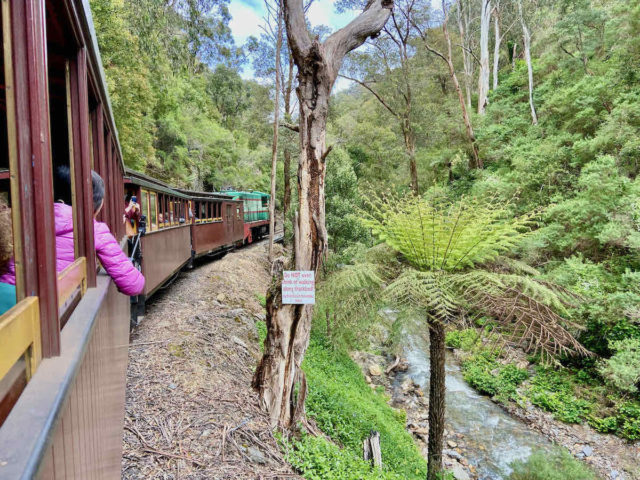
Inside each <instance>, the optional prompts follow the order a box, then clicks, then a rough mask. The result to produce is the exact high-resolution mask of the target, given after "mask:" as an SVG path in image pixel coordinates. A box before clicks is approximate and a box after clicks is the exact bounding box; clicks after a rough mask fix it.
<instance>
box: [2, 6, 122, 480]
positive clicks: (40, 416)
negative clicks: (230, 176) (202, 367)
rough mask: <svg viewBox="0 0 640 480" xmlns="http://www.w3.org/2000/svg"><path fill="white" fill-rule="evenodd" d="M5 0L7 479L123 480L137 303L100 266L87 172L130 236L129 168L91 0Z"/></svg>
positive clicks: (109, 218)
mask: <svg viewBox="0 0 640 480" xmlns="http://www.w3.org/2000/svg"><path fill="white" fill-rule="evenodd" d="M1 2H2V10H1V13H2V43H3V45H2V51H3V67H4V68H3V77H4V78H3V80H4V83H5V93H6V111H5V114H6V126H7V128H6V129H7V132H6V137H7V156H8V157H9V167H10V168H9V172H10V173H9V177H10V199H11V206H12V215H13V227H14V243H15V247H14V256H15V263H16V291H17V300H18V304H17V305H16V307H14V308H13V309H12V310H10V311H9V312H7V313H6V314H5V315H3V316H2V317H0V386H2V388H4V390H1V391H0V404H1V405H2V406H4V407H7V408H6V411H7V412H8V416H7V417H6V419H4V418H2V419H0V422H2V420H4V422H3V423H2V425H1V426H0V465H2V466H1V467H0V479H5V478H7V479H12V480H13V479H31V478H79V479H89V478H117V477H119V474H120V459H121V453H122V452H121V449H122V428H123V418H124V386H125V371H126V361H127V349H128V326H129V315H128V311H129V299H128V298H127V297H125V296H123V295H121V294H119V293H118V292H117V291H116V289H115V286H114V285H113V284H112V282H111V280H110V279H109V278H108V277H106V276H105V275H104V274H100V273H98V272H97V268H96V257H95V250H94V243H93V241H94V239H93V218H92V217H93V215H92V214H93V211H92V210H93V209H92V207H91V205H92V190H91V177H90V172H91V169H92V168H94V169H95V170H97V171H98V172H99V173H100V174H101V175H102V177H103V179H104V180H105V187H106V201H107V203H106V204H105V206H104V209H103V211H102V213H101V215H100V218H99V219H100V220H103V221H105V222H107V223H108V224H109V226H110V228H111V231H112V232H113V233H114V235H116V237H117V238H122V236H123V225H122V220H121V215H122V209H123V207H124V205H123V202H122V191H123V183H122V175H123V173H124V169H123V163H122V156H121V152H120V149H119V144H118V136H117V131H116V128H115V124H114V121H113V116H112V114H111V107H110V104H109V97H108V94H107V90H106V84H105V81H104V75H103V72H102V69H101V60H100V55H99V52H98V49H97V43H96V39H95V34H94V32H93V27H92V23H91V14H90V9H89V3H88V0H1ZM63 100H64V101H63ZM50 107H51V108H50ZM54 115H55V117H54ZM60 119H62V123H58V121H59V120H60ZM57 129H61V130H62V131H64V132H65V133H66V136H64V135H62V136H58V135H52V133H51V132H52V130H57ZM60 155H62V156H63V158H61V157H60ZM56 163H58V164H60V163H66V164H68V165H69V166H70V167H71V174H72V180H73V181H72V198H73V210H74V235H75V257H76V261H75V262H74V263H73V264H72V265H71V266H70V267H68V268H67V269H65V270H64V271H63V272H56V258H55V230H54V221H53V218H54V217H53V201H54V195H53V183H52V167H53V165H55V164H56ZM65 322H66V323H65ZM12 355H13V356H12ZM23 365H24V366H23ZM3 382H4V383H3ZM25 385H26V386H25ZM16 398H17V401H16ZM0 410H2V408H0Z"/></svg>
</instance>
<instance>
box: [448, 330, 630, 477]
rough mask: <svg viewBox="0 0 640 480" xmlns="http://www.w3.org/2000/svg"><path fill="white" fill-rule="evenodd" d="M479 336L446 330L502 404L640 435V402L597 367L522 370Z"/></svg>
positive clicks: (481, 388) (474, 375)
mask: <svg viewBox="0 0 640 480" xmlns="http://www.w3.org/2000/svg"><path fill="white" fill-rule="evenodd" d="M479 338H480V334H479V333H478V330H475V329H473V328H469V329H464V330H457V331H451V332H449V333H448V334H447V345H448V346H449V347H451V348H459V349H461V350H463V351H465V352H467V353H468V354H469V355H468V356H467V357H466V358H465V360H463V362H462V372H463V375H464V379H465V380H466V381H467V383H469V384H470V385H471V386H472V387H473V388H475V389H476V390H477V391H478V392H480V393H483V394H485V395H489V396H491V397H492V398H494V400H496V401H499V402H503V403H505V402H508V401H514V402H516V403H518V404H520V405H526V404H527V403H528V402H530V403H531V404H533V405H535V406H536V407H539V408H541V409H542V410H545V411H547V412H550V413H552V414H553V417H554V418H555V419H557V420H560V421H562V422H566V423H585V422H586V423H588V424H589V425H591V426H592V427H593V428H594V429H596V430H597V431H599V432H602V433H613V434H615V435H617V436H619V437H621V438H624V439H626V440H629V441H636V440H639V439H640V402H639V401H637V400H633V399H632V398H629V397H626V398H625V397H622V396H619V395H615V394H614V393H612V392H611V390H609V389H608V388H607V387H606V386H604V385H603V384H602V382H601V381H599V379H598V378H596V377H595V376H594V375H597V373H594V370H593V369H591V370H590V369H576V368H571V367H568V368H551V367H545V366H540V365H537V366H535V367H533V368H531V369H529V370H527V369H522V368H518V367H516V365H514V364H513V363H507V364H504V363H503V362H502V361H501V359H500V354H499V352H497V351H494V350H490V349H489V348H487V347H486V346H485V345H484V344H483V343H482V342H481V341H479ZM523 478H524V477H523ZM527 478H528V477H527ZM532 478H533V477H532ZM535 478H537V477H535ZM545 478H546V477H545Z"/></svg>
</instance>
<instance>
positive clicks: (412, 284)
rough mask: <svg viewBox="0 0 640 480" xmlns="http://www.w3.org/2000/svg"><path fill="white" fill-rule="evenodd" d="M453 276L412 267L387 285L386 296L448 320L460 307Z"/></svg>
mask: <svg viewBox="0 0 640 480" xmlns="http://www.w3.org/2000/svg"><path fill="white" fill-rule="evenodd" d="M449 280H450V279H449V276H448V275H442V274H439V273H433V272H420V271H418V270H414V269H408V270H406V271H404V272H403V273H402V274H401V275H400V276H399V277H398V278H397V279H396V280H395V281H394V282H393V283H391V284H390V285H388V286H387V288H386V289H385V290H384V296H385V298H386V299H387V300H389V301H392V302H394V303H397V304H400V305H403V306H408V307H412V308H419V309H420V310H421V311H424V312H425V313H426V314H427V315H428V316H429V317H430V318H432V319H434V320H438V321H441V322H447V321H449V320H451V319H452V318H453V317H454V316H455V315H456V314H457V312H458V311H459V310H460V304H459V303H458V301H457V299H456V292H455V291H454V290H453V288H452V284H451V282H450V281H449Z"/></svg>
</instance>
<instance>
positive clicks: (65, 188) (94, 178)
mask: <svg viewBox="0 0 640 480" xmlns="http://www.w3.org/2000/svg"><path fill="white" fill-rule="evenodd" d="M53 185H54V191H55V193H54V195H55V200H56V201H58V200H62V201H63V202H64V203H66V204H67V205H71V170H70V169H69V167H67V166H66V165H60V166H58V167H56V171H55V176H54V179H53ZM91 185H92V187H93V213H96V212H97V211H98V208H100V204H101V203H102V200H103V199H104V180H102V177H101V176H100V175H98V174H97V173H96V172H95V170H91Z"/></svg>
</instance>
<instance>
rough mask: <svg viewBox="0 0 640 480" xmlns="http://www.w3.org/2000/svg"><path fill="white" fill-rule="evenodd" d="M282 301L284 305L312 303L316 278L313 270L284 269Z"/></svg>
mask: <svg viewBox="0 0 640 480" xmlns="http://www.w3.org/2000/svg"><path fill="white" fill-rule="evenodd" d="M283 273H284V278H283V279H282V303H283V304H284V305H314V304H315V303H316V280H315V275H314V273H313V271H286V270H285V271H284V272H283Z"/></svg>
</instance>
